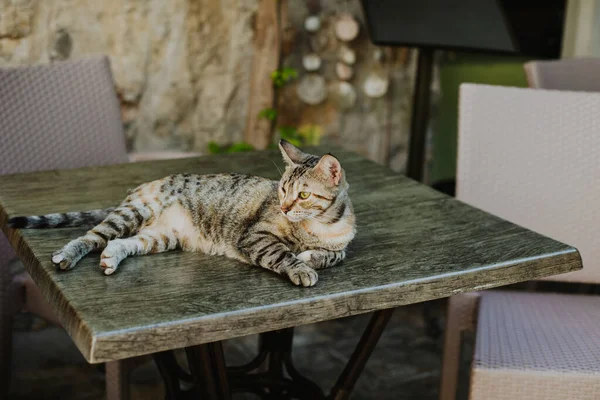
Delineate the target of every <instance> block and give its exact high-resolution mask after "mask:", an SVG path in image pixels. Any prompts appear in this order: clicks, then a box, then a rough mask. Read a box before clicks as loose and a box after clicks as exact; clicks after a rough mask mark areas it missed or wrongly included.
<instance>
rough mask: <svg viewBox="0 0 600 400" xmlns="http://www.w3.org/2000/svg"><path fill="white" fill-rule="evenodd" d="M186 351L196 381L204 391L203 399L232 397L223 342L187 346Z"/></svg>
mask: <svg viewBox="0 0 600 400" xmlns="http://www.w3.org/2000/svg"><path fill="white" fill-rule="evenodd" d="M185 352H186V354H187V359H188V364H189V366H190V372H191V373H192V376H193V377H194V382H195V383H196V385H197V387H198V389H199V390H200V392H201V393H202V399H208V400H229V399H231V393H230V391H229V381H228V378H227V370H226V368H225V357H224V356H223V345H222V344H221V342H214V343H206V344H201V345H199V346H194V347H187V348H186V349H185Z"/></svg>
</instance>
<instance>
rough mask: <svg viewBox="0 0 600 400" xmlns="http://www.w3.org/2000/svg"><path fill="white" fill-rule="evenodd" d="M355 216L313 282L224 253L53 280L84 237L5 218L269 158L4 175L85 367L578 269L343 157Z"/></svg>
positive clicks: (35, 260) (492, 220)
mask: <svg viewBox="0 0 600 400" xmlns="http://www.w3.org/2000/svg"><path fill="white" fill-rule="evenodd" d="M327 151H332V152H333V154H335V155H336V156H338V158H339V159H340V160H341V162H342V165H343V166H344V167H345V169H346V171H347V175H348V180H349V182H350V185H351V188H350V191H351V196H352V199H353V202H354V206H355V211H356V214H357V220H358V234H357V237H356V239H355V241H354V242H353V243H352V244H351V246H350V249H349V255H348V258H347V260H346V261H344V262H343V263H342V264H341V265H340V266H338V267H334V268H331V269H328V270H323V271H320V272H319V283H318V284H317V286H315V287H313V288H298V287H294V286H292V285H290V284H289V282H287V281H286V280H285V279H282V278H281V277H279V276H276V275H275V274H272V273H270V272H267V271H264V270H262V269H260V268H253V267H250V266H247V265H243V264H241V263H238V262H236V261H232V260H230V259H227V258H224V257H210V256H206V255H203V254H192V253H182V252H171V253H165V254H157V255H150V256H144V257H133V258H128V259H127V260H125V261H124V262H123V265H122V268H120V269H119V271H118V272H117V273H116V274H115V275H114V276H108V277H107V276H104V275H103V274H102V272H101V270H100V269H99V268H98V263H99V255H98V254H97V253H96V254H93V255H90V256H88V257H86V258H85V259H83V260H82V261H81V262H80V263H79V265H78V266H77V267H76V268H75V269H74V270H72V271H68V272H59V271H57V270H56V269H55V267H54V266H53V265H52V263H51V262H50V254H51V253H52V252H53V251H54V250H56V249H57V248H59V247H61V246H62V245H63V244H64V243H66V242H67V241H68V240H70V239H72V238H74V237H76V236H78V235H80V234H81V233H83V232H84V230H82V229H55V230H23V231H16V230H11V229H9V228H7V227H6V220H7V217H8V216H16V215H23V214H43V213H49V212H65V211H72V210H85V209H93V208H99V207H108V206H111V205H114V204H116V203H118V202H119V201H120V200H121V199H122V198H123V196H124V195H125V192H126V190H127V189H128V188H131V187H134V186H136V185H137V184H139V183H142V182H145V181H149V180H152V179H155V178H159V177H162V176H165V175H168V174H172V173H179V172H189V173H215V172H243V173H250V174H257V175H262V176H266V177H271V178H277V177H278V172H277V169H276V168H275V166H274V165H273V163H272V160H273V161H275V162H276V163H277V164H278V165H280V166H281V162H280V160H279V158H280V156H279V154H277V153H276V152H274V151H263V152H257V153H240V154H232V155H225V156H218V157H200V158H193V159H180V160H169V161H157V162H146V163H137V164H127V165H118V166H112V167H101V168H85V169H77V170H64V171H52V172H42V173H34V174H23V175H9V176H2V177H0V226H2V227H3V229H4V231H5V232H6V233H7V234H8V236H9V238H10V240H11V242H12V244H13V246H15V247H16V248H17V251H18V254H19V255H20V256H21V257H22V259H23V261H24V263H25V265H26V267H27V268H28V270H29V271H30V273H31V275H32V276H33V279H34V280H35V281H36V283H37V284H38V285H39V287H40V289H41V291H42V292H43V294H44V295H45V296H46V298H47V299H48V300H49V301H50V302H51V303H52V304H53V305H54V307H55V309H56V311H57V313H58V315H59V318H60V319H61V321H62V322H63V323H64V325H65V327H66V329H67V331H68V332H69V334H70V335H71V336H72V337H73V339H74V341H75V343H76V344H77V346H78V347H79V349H80V350H81V352H82V353H83V354H84V356H85V357H86V358H87V360H88V361H89V362H93V363H96V362H104V361H110V360H116V359H121V358H126V357H131V356H135V355H140V354H146V353H152V352H157V351H161V350H166V349H173V348H179V347H183V346H190V345H195V344H200V343H205V342H210V341H215V340H222V339H227V338H231V337H236V336H242V335H247V334H251V333H258V332H264V331H270V330H274V329H279V328H284V327H290V326H297V325H301V324H307V323H312V322H317V321H322V320H327V319H334V318H339V317H344V316H349V315H354V314H360V313H365V312H369V311H373V310H379V309H385V308H390V307H395V306H399V305H403V304H409V303H415V302H421V301H425V300H431V299H436V298H441V297H447V296H450V295H453V294H456V293H460V292H464V291H472V290H479V289H486V288H491V287H496V286H502V285H507V284H511V283H515V282H520V281H525V280H529V279H537V278H540V277H544V276H549V275H553V274H559V273H564V272H569V271H573V270H577V269H580V268H581V260H580V257H579V254H578V252H577V251H576V250H575V249H574V248H572V247H570V246H568V245H565V244H562V243H559V242H556V241H554V240H552V239H549V238H547V237H544V236H541V235H539V234H537V233H534V232H531V231H529V230H526V229H524V228H521V227H519V226H516V225H513V224H511V223H509V222H506V221H504V220H502V219H499V218H497V217H494V216H492V215H489V214H487V213H485V212H483V211H481V210H478V209H475V208H472V207H470V206H467V205H465V204H463V203H461V202H459V201H457V200H455V199H453V198H449V197H446V196H444V195H442V194H440V193H438V192H435V191H433V190H431V189H430V188H428V187H426V186H423V185H420V184H418V183H416V182H414V181H412V180H409V179H407V178H404V177H402V176H400V175H398V174H395V173H393V172H391V171H390V170H387V169H385V168H383V167H381V166H379V165H377V164H375V163H372V162H370V161H366V160H364V159H363V158H361V157H359V156H357V155H355V154H353V153H349V152H346V151H343V150H341V149H333V150H332V149H330V148H327V149H323V148H322V149H318V150H316V151H315V152H316V153H325V152H327Z"/></svg>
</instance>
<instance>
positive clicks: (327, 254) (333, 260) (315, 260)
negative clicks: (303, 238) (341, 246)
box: [297, 249, 346, 269]
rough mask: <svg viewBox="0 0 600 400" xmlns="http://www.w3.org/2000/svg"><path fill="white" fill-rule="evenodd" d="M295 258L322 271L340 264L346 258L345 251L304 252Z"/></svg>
mask: <svg viewBox="0 0 600 400" xmlns="http://www.w3.org/2000/svg"><path fill="white" fill-rule="evenodd" d="M297 257H298V259H299V260H301V261H304V262H305V263H306V264H308V265H309V266H311V267H313V268H314V269H323V268H329V267H333V266H334V265H336V264H338V263H340V262H342V261H343V260H344V258H346V250H340V251H331V250H321V249H319V250H306V251H303V252H302V253H300V254H298V256H297Z"/></svg>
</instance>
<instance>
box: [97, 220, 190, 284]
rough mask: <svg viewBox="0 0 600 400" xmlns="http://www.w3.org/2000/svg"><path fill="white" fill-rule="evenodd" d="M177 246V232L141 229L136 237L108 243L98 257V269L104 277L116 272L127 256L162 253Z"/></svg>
mask: <svg viewBox="0 0 600 400" xmlns="http://www.w3.org/2000/svg"><path fill="white" fill-rule="evenodd" d="M178 245H179V240H178V238H177V232H176V231H175V230H172V229H162V230H157V229H143V230H142V231H140V232H139V233H138V234H137V235H135V236H131V237H129V238H126V239H114V240H111V241H110V242H108V244H107V245H106V248H105V249H104V251H103V252H102V254H101V255H100V268H102V269H104V273H105V274H106V275H111V274H112V273H114V272H115V271H116V270H117V267H118V266H119V263H120V262H121V261H123V260H124V259H125V258H127V257H128V256H133V255H144V254H150V253H162V252H165V251H169V250H174V249H176V248H177V246H178Z"/></svg>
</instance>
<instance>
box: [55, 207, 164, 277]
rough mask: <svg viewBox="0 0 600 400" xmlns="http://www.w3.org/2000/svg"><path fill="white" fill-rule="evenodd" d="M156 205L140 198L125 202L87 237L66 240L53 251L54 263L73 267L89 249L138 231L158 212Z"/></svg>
mask: <svg viewBox="0 0 600 400" xmlns="http://www.w3.org/2000/svg"><path fill="white" fill-rule="evenodd" d="M155 208H156V205H155V204H153V203H147V202H143V201H140V200H134V201H131V202H127V203H123V204H121V205H120V206H119V207H118V208H116V209H115V210H114V211H113V212H111V213H110V214H109V215H108V216H107V217H106V218H105V219H104V221H102V222H101V223H100V224H98V225H96V226H95V227H94V228H92V229H91V230H89V231H88V232H87V233H86V234H85V235H84V236H81V237H79V238H77V239H74V240H72V241H70V242H69V243H67V244H66V245H65V246H64V247H63V248H62V249H60V250H58V251H56V252H54V254H52V262H53V263H54V264H56V265H57V266H58V267H59V268H60V269H62V270H67V269H71V268H73V267H74V266H75V264H77V262H78V261H79V260H81V259H82V258H83V257H84V256H86V255H87V254H88V253H89V252H90V251H92V250H95V249H100V248H103V247H105V246H106V244H107V243H108V241H109V240H112V239H115V238H120V237H126V236H129V235H131V234H132V233H135V232H137V231H138V230H139V228H140V227H141V226H142V225H143V223H144V222H145V221H147V220H149V219H150V218H152V216H153V215H154V214H155V212H156V210H155Z"/></svg>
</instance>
